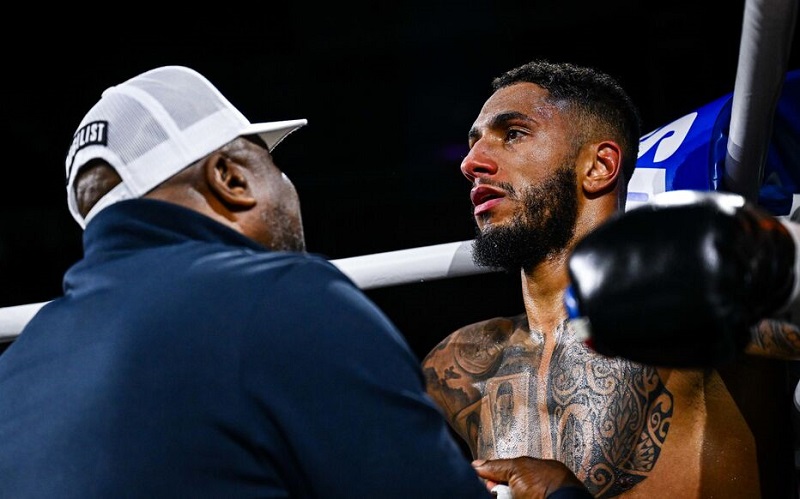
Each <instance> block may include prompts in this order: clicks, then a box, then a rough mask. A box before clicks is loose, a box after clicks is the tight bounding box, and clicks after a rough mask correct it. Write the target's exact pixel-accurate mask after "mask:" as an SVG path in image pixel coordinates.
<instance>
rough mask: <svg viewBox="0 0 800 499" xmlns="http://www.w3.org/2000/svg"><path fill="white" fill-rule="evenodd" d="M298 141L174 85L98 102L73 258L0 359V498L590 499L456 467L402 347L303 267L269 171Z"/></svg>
mask: <svg viewBox="0 0 800 499" xmlns="http://www.w3.org/2000/svg"><path fill="white" fill-rule="evenodd" d="M305 124H306V121H305V120H293V121H281V122H273V123H263V124H251V123H250V122H249V121H248V120H247V119H246V118H245V117H244V116H243V115H242V114H241V113H240V112H239V111H238V110H236V108H234V107H233V105H231V103H230V102H229V101H228V100H227V99H226V98H225V97H223V96H222V95H221V94H220V93H219V92H218V91H217V89H216V88H215V87H214V86H213V85H212V84H211V83H210V82H208V81H207V80H206V79H205V78H204V77H203V76H202V75H200V74H198V73H196V72H195V71H193V70H191V69H189V68H184V67H179V66H167V67H161V68H157V69H153V70H151V71H148V72H145V73H143V74H141V75H139V76H136V77H134V78H132V79H130V80H128V81H126V82H124V83H122V84H120V85H117V86H115V87H111V88H109V89H108V90H107V91H106V92H104V93H103V96H102V98H101V99H100V100H99V102H98V103H97V104H96V105H95V106H94V107H93V108H92V109H91V110H90V111H89V112H88V114H87V115H86V116H85V117H84V119H83V121H82V122H81V123H80V125H79V126H78V129H77V131H76V133H75V136H74V140H73V143H72V146H71V148H70V150H69V154H68V155H67V160H66V175H67V200H68V206H69V210H70V213H71V214H72V216H73V217H74V218H75V220H76V221H77V222H78V223H79V224H80V225H81V227H83V228H84V229H85V232H84V235H83V243H84V257H83V258H82V259H81V260H80V261H78V262H77V263H76V264H75V265H73V266H72V267H71V268H70V269H69V270H68V271H67V273H66V275H65V277H64V283H63V287H64V296H63V297H61V298H58V299H56V300H53V301H52V302H50V303H48V304H47V305H45V306H44V307H43V308H42V309H41V310H40V311H39V312H38V313H37V314H36V315H35V316H34V317H33V319H32V320H31V321H30V322H29V323H28V324H27V326H26V328H25V329H24V330H23V331H22V334H21V335H20V337H19V338H18V339H17V340H16V341H15V342H14V343H13V344H12V345H11V346H10V347H9V348H8V349H7V350H6V351H5V352H4V353H3V355H2V356H1V357H0V497H25V498H35V497H43V498H44V497H46V498H52V497H59V498H65V497H80V498H88V497H117V496H126V497H326V498H337V497H368V496H369V497H386V498H389V497H403V498H407V497H448V498H449V497H458V498H465V497H490V494H489V492H488V491H487V489H488V488H490V486H493V485H494V484H495V483H502V482H508V484H509V485H510V487H511V491H512V492H513V493H514V495H515V497H516V498H517V499H520V498H523V497H544V496H546V495H547V494H550V497H552V498H575V497H588V492H587V491H586V489H585V488H583V486H582V484H580V482H579V481H578V480H577V478H576V477H575V476H574V475H573V474H572V473H571V472H569V470H567V469H566V467H564V466H563V465H561V464H560V463H557V462H553V461H540V460H534V459H532V458H521V459H517V460H513V461H512V460H503V461H498V462H488V463H483V464H481V463H475V465H474V466H470V464H469V462H468V461H467V459H466V457H465V456H464V455H463V454H462V453H461V451H460V448H459V446H458V445H457V444H456V443H455V441H454V440H453V439H452V438H451V436H450V434H449V433H448V429H447V426H446V424H445V422H444V419H443V418H442V416H441V414H440V413H439V411H438V409H437V408H436V406H435V404H433V402H432V401H431V400H430V399H429V398H428V397H427V395H425V392H424V387H423V381H422V376H421V372H420V370H419V364H418V362H417V359H416V357H415V356H414V354H413V353H412V351H411V350H410V348H409V347H408V345H407V344H406V342H405V340H404V338H403V337H402V335H401V334H400V332H399V331H397V329H396V328H395V326H394V325H393V324H392V323H391V322H390V321H389V320H388V319H387V317H386V316H385V315H384V314H383V313H382V312H381V311H380V310H378V308H377V307H376V306H375V305H374V304H373V303H372V302H371V301H369V300H368V299H367V298H366V297H365V296H364V295H363V293H362V292H361V291H360V290H359V289H358V288H357V287H356V286H355V285H354V284H353V283H352V282H351V281H350V280H349V279H348V278H347V277H346V276H345V275H344V274H342V273H341V272H340V271H339V270H338V269H337V268H336V267H335V266H334V265H333V264H331V263H330V262H328V261H327V260H326V259H324V258H322V257H321V256H317V255H313V254H309V253H307V252H306V251H305V241H304V234H303V225H302V220H301V216H300V203H299V201H298V197H297V193H296V191H295V188H294V186H293V185H292V183H291V182H290V180H289V179H288V178H287V177H286V176H285V175H284V174H283V173H281V171H280V170H279V169H278V168H277V167H276V166H275V164H274V163H273V161H272V157H271V155H270V151H271V150H272V149H273V148H274V147H275V146H277V145H278V143H280V141H281V140H283V139H284V138H285V137H286V136H287V135H288V134H290V133H292V132H293V131H295V130H297V129H298V128H300V127H302V126H303V125H305ZM476 471H477V474H476ZM479 475H480V476H481V477H483V478H484V479H486V480H487V481H486V482H482V481H481V480H480V479H479V477H478V476H479ZM551 492H552V494H551Z"/></svg>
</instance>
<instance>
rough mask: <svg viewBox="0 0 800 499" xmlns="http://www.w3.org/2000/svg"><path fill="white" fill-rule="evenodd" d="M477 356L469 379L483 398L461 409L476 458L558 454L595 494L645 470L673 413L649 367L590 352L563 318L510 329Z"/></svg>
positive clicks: (617, 488)
mask: <svg viewBox="0 0 800 499" xmlns="http://www.w3.org/2000/svg"><path fill="white" fill-rule="evenodd" d="M477 351H480V349H475V350H473V352H477ZM484 355H486V358H484V359H482V360H483V362H484V365H486V366H489V365H491V366H492V367H491V369H488V370H487V371H485V372H484V373H482V374H478V373H473V375H474V378H473V380H472V382H473V386H474V387H476V388H477V392H478V393H479V394H480V395H479V397H480V399H479V400H478V401H475V402H474V403H473V404H471V410H469V411H465V412H464V413H463V414H462V415H461V416H462V417H468V418H470V419H471V420H472V425H473V428H472V431H471V432H470V434H471V435H472V436H473V437H474V438H475V442H472V448H473V449H475V450H476V452H477V456H478V457H481V458H490V457H511V456H518V455H531V456H538V457H546V458H553V459H558V460H559V461H562V462H564V463H566V464H567V465H568V466H569V467H570V468H571V469H573V470H575V471H576V474H577V475H578V476H579V477H580V478H581V479H583V480H584V481H585V482H587V485H589V486H590V488H591V489H592V492H594V493H595V494H596V495H598V496H610V495H615V494H617V493H619V492H622V491H624V490H627V489H628V488H630V487H632V486H633V485H635V484H636V483H639V482H640V481H641V480H643V479H644V478H646V477H647V475H648V473H649V472H650V471H651V470H652V468H653V466H654V465H655V462H656V460H657V459H658V456H659V453H660V450H661V447H662V445H663V443H664V440H665V438H666V436H667V432H668V431H669V425H670V421H671V417H672V395H671V394H670V393H669V392H668V391H667V390H666V388H665V387H664V385H663V383H662V381H661V379H660V378H659V376H658V374H657V371H656V370H655V369H654V368H652V367H647V366H642V365H639V364H634V363H631V362H629V361H626V360H624V359H616V358H609V357H604V356H599V355H597V354H594V353H592V352H591V351H590V350H589V349H587V348H586V347H585V346H584V345H583V344H582V343H580V342H578V341H575V340H574V338H573V337H572V334H571V332H570V331H568V330H567V329H566V326H565V325H564V324H562V325H561V326H559V328H558V330H557V331H555V334H554V335H551V336H550V337H549V338H545V336H543V335H542V334H539V333H537V332H529V331H527V330H526V331H519V330H518V331H515V333H514V335H513V336H512V337H510V338H509V341H507V342H505V343H504V344H503V345H502V348H496V347H495V348H490V349H488V350H485V351H484ZM490 357H491V358H490Z"/></svg>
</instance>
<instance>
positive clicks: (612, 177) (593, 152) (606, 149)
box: [582, 140, 622, 194]
mask: <svg viewBox="0 0 800 499" xmlns="http://www.w3.org/2000/svg"><path fill="white" fill-rule="evenodd" d="M589 154H590V158H589V161H587V162H586V163H585V164H586V167H585V169H584V171H583V172H582V173H583V178H582V186H583V189H584V190H585V191H586V192H587V193H591V194H597V193H600V192H604V191H606V190H610V189H611V188H613V187H614V185H615V182H616V179H617V177H618V176H619V174H620V171H621V170H622V149H621V148H620V146H619V144H617V143H616V142H614V141H611V140H605V141H603V142H600V143H597V144H591V145H590V149H589Z"/></svg>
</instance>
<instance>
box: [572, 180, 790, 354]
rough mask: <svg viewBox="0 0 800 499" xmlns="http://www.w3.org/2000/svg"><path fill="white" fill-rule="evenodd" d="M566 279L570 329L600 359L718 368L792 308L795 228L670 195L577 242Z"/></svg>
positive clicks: (716, 197)
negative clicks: (758, 329) (762, 325)
mask: <svg viewBox="0 0 800 499" xmlns="http://www.w3.org/2000/svg"><path fill="white" fill-rule="evenodd" d="M568 271H569V276H570V279H571V284H570V288H569V290H568V292H567V296H566V304H567V308H568V310H569V311H570V315H571V316H572V317H573V319H574V320H573V325H574V326H576V328H577V329H578V330H582V331H583V334H584V336H585V337H586V338H587V340H588V341H589V343H590V346H592V347H593V348H595V349H596V350H597V351H598V352H600V353H605V354H608V355H618V356H623V357H628V358H630V359H632V360H636V361H640V362H646V363H650V364H655V365H663V366H670V367H687V366H688V367H700V366H709V365H716V364H720V363H723V362H728V361H730V360H732V359H733V358H734V357H736V356H737V355H739V354H740V353H742V352H743V351H744V350H745V345H747V344H748V343H749V342H750V341H751V339H752V333H753V330H754V328H755V326H756V325H757V324H758V323H759V321H760V320H761V319H764V318H768V317H782V318H784V319H785V318H786V317H785V315H781V314H786V313H787V312H789V311H790V310H791V308H793V307H795V306H797V302H798V300H799V299H798V295H800V282H798V280H799V278H798V276H800V226H798V224H796V223H793V222H789V221H785V220H782V219H779V218H777V217H774V216H772V215H770V214H768V213H767V212H765V211H763V210H761V209H760V208H758V207H756V206H754V205H751V204H749V203H746V202H745V200H744V198H742V197H741V196H737V195H734V194H725V193H718V192H699V191H698V192H688V191H671V192H669V193H665V194H662V195H660V196H659V197H657V199H656V200H655V202H654V203H653V204H651V205H646V206H643V207H640V208H636V209H634V210H631V211H629V212H627V213H624V214H621V215H620V216H618V217H616V218H614V219H612V220H609V221H608V222H607V223H605V224H604V225H602V226H600V227H598V228H597V229H596V230H595V231H593V232H592V233H590V234H589V235H587V236H586V237H585V238H584V239H583V240H582V241H579V242H578V244H577V245H576V247H575V250H574V251H573V253H572V255H571V256H570V258H569V261H568ZM582 326H583V327H582ZM775 331H776V330H773V331H772V332H775ZM788 331H789V332H791V329H789V330H788ZM790 343H791V342H788V343H787V344H790ZM797 355H798V352H793V353H791V355H788V357H790V358H792V357H793V358H798V357H797Z"/></svg>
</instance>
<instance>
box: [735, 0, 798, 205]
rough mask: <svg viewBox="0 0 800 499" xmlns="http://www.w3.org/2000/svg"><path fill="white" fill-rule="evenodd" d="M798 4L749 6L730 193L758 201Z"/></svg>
mask: <svg viewBox="0 0 800 499" xmlns="http://www.w3.org/2000/svg"><path fill="white" fill-rule="evenodd" d="M797 4H798V0H747V1H746V2H745V11H744V19H743V22H742V36H741V42H740V46H739V62H738V65H737V67H736V83H735V84H734V87H733V103H732V104H731V125H730V131H729V134H728V144H727V149H726V155H725V170H724V180H723V184H724V189H725V190H726V191H729V192H735V193H737V194H740V195H742V196H744V197H745V198H747V199H748V200H750V201H752V202H754V203H756V202H758V194H759V188H760V186H761V182H762V177H763V173H764V164H765V162H766V159H767V151H768V145H769V142H770V137H771V135H772V120H773V117H774V115H775V107H776V106H777V104H778V99H779V98H780V94H781V89H782V88H783V80H784V78H785V76H786V70H787V69H788V65H789V52H790V50H791V46H792V38H793V35H794V27H795V22H796V19H797Z"/></svg>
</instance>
